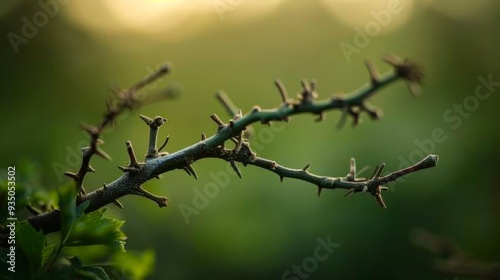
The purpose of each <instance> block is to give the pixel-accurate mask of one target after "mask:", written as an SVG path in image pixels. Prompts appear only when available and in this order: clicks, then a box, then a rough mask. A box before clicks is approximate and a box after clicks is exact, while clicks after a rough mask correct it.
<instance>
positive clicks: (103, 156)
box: [95, 148, 112, 161]
mask: <svg viewBox="0 0 500 280" xmlns="http://www.w3.org/2000/svg"><path fill="white" fill-rule="evenodd" d="M95 154H96V155H98V156H100V157H102V158H103V159H106V160H109V161H111V160H112V159H111V157H110V156H109V155H108V154H106V153H105V152H104V151H103V150H101V149H99V148H96V149H95Z"/></svg>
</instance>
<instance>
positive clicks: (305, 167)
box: [302, 163, 311, 172]
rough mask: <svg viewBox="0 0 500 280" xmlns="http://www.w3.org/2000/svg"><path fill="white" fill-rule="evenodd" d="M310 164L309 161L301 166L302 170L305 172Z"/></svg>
mask: <svg viewBox="0 0 500 280" xmlns="http://www.w3.org/2000/svg"><path fill="white" fill-rule="evenodd" d="M310 166H311V164H310V163H308V164H306V165H305V166H304V167H303V168H302V171H304V172H306V171H307V169H308V168H309V167H310Z"/></svg>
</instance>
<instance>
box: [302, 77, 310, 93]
mask: <svg viewBox="0 0 500 280" xmlns="http://www.w3.org/2000/svg"><path fill="white" fill-rule="evenodd" d="M300 84H301V85H302V88H303V89H304V91H305V92H306V93H307V94H311V93H312V90H311V85H310V84H309V82H308V81H307V80H306V79H303V80H302V81H300Z"/></svg>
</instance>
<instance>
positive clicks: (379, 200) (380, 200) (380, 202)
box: [375, 192, 387, 209]
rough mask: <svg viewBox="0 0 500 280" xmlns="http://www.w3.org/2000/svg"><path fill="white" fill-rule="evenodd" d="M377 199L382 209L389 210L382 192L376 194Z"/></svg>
mask: <svg viewBox="0 0 500 280" xmlns="http://www.w3.org/2000/svg"><path fill="white" fill-rule="evenodd" d="M375 198H376V199H377V202H378V204H379V205H380V207H382V208H383V209H387V206H386V205H385V202H384V199H383V198H382V195H381V194H380V192H378V193H377V194H375Z"/></svg>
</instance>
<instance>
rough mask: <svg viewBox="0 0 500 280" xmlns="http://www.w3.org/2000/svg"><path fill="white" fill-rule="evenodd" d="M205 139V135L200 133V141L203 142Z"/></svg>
mask: <svg viewBox="0 0 500 280" xmlns="http://www.w3.org/2000/svg"><path fill="white" fill-rule="evenodd" d="M206 139H207V136H206V135H205V133H202V134H201V141H205V140H206Z"/></svg>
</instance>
